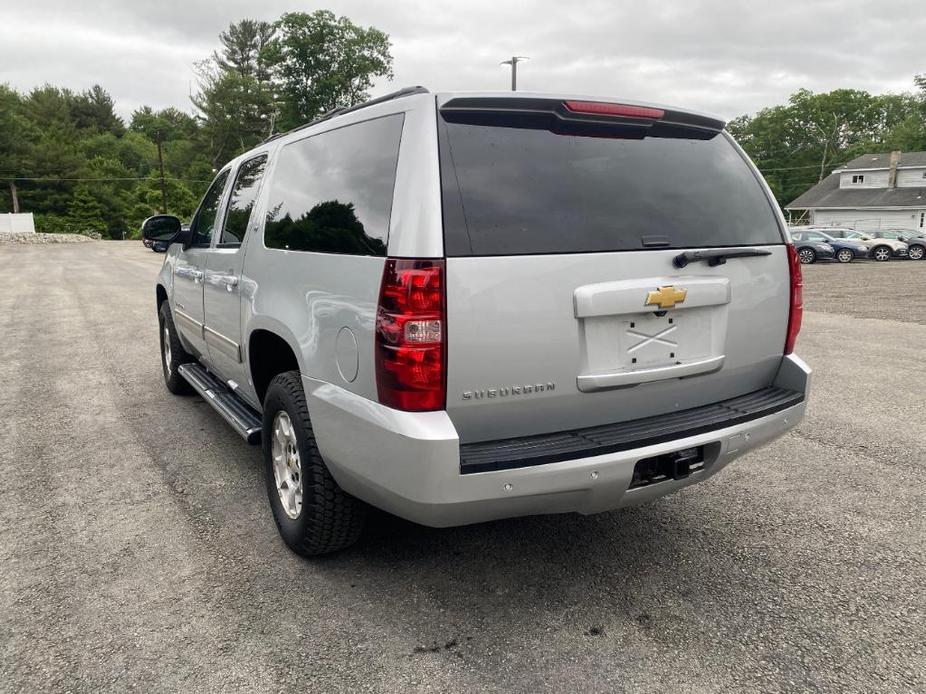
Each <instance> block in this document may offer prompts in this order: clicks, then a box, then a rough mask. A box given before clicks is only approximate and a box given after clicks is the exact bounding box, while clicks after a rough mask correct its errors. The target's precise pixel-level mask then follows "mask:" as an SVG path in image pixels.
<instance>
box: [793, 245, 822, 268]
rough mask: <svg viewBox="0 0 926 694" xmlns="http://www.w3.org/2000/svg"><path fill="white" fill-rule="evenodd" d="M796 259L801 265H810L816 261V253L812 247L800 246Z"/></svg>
mask: <svg viewBox="0 0 926 694" xmlns="http://www.w3.org/2000/svg"><path fill="white" fill-rule="evenodd" d="M797 257H798V260H800V261H801V264H802V265H810V264H811V263H815V262H817V254H816V253H815V252H814V250H813V249H812V248H802V249H800V250H799V251H798V252H797Z"/></svg>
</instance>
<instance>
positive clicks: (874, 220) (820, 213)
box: [812, 209, 926, 231]
mask: <svg viewBox="0 0 926 694" xmlns="http://www.w3.org/2000/svg"><path fill="white" fill-rule="evenodd" d="M922 211H926V209H924V210H815V211H814V213H813V222H812V223H813V224H822V225H826V226H847V227H852V228H853V229H858V230H860V231H877V230H878V229H910V230H918V227H919V221H920V212H922Z"/></svg>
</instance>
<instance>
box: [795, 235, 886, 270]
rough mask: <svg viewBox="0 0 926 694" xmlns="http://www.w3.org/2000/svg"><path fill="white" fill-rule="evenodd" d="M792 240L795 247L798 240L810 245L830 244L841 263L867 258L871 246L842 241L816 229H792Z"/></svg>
mask: <svg viewBox="0 0 926 694" xmlns="http://www.w3.org/2000/svg"><path fill="white" fill-rule="evenodd" d="M791 238H792V239H794V242H795V245H796V244H797V242H798V240H800V241H801V242H808V243H809V242H817V243H825V244H829V245H830V246H832V247H833V249H834V250H835V252H836V253H835V257H836V260H838V261H839V262H840V263H851V262H852V261H853V260H855V259H856V258H867V257H868V254H869V252H870V246H869V245H868V244H867V243H865V242H864V241H858V240H856V239H841V238H839V237H836V236H830V235H829V234H827V233H825V232H822V231H818V230H816V229H804V230H800V231H798V230H794V229H792V230H791ZM802 262H803V261H802ZM811 262H812V261H811Z"/></svg>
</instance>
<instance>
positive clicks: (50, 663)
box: [0, 242, 926, 693]
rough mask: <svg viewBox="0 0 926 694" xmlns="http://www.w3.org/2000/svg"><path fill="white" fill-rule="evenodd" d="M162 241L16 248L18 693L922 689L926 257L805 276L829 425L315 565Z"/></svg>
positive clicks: (10, 336) (5, 455)
mask: <svg viewBox="0 0 926 694" xmlns="http://www.w3.org/2000/svg"><path fill="white" fill-rule="evenodd" d="M161 258H162V256H160V255H155V254H153V253H151V252H150V251H147V250H145V249H144V248H142V246H141V244H140V243H138V242H135V243H128V242H126V243H117V242H108V243H103V242H97V243H95V244H81V245H79V246H49V247H26V246H23V247H4V248H2V249H0V290H2V291H0V382H2V383H3V384H4V387H3V389H2V390H0V417H2V421H3V423H4V426H3V429H2V434H0V440H2V445H0V466H2V473H3V485H0V689H2V690H4V691H17V690H18V691H35V690H39V691H88V692H89V691H92V692H98V691H125V690H127V689H129V688H133V687H134V688H139V689H144V690H146V691H165V690H174V691H175V690H185V691H202V690H207V689H208V690H216V689H222V690H241V691H253V690H293V689H297V688H298V689H301V690H306V691H325V692H334V691H390V692H391V691H403V690H420V691H435V692H442V693H447V692H457V691H460V692H464V691H465V692H472V691H515V692H538V691H628V692H631V691H647V692H653V691H662V692H681V691H686V692H743V691H763V692H784V691H802V692H803V691H832V692H874V691H877V692H911V691H924V690H926V645H924V644H926V618H924V612H926V589H924V586H926V570H924V563H926V562H924V538H926V527H924V511H926V494H924V488H923V477H922V475H923V474H924V472H926V470H924V467H926V436H924V434H926V424H924V395H923V394H924V392H926V369H924V368H923V346H924V345H926V325H924V322H926V313H924V310H926V309H924V306H926V301H924V300H923V299H922V291H917V290H918V289H922V288H923V287H924V284H926V262H923V263H919V264H914V263H907V262H896V263H888V264H886V265H875V264H873V263H857V264H852V265H849V266H846V267H844V266H835V265H833V266H825V265H819V266H812V267H809V268H806V269H805V275H806V284H807V295H806V296H807V304H808V308H809V309H810V310H809V311H808V312H807V313H806V314H805V319H804V320H805V323H804V325H805V328H804V332H803V334H802V336H801V339H800V342H799V352H800V353H801V354H802V355H803V356H804V357H805V359H806V360H807V361H808V362H809V363H810V364H811V365H812V366H813V367H814V368H815V375H814V379H815V380H814V392H813V396H812V399H811V402H810V405H809V408H808V416H807V418H806V419H805V421H804V422H803V423H802V424H801V426H800V427H799V428H797V429H796V430H794V431H793V432H792V433H790V434H789V435H787V436H785V437H783V438H782V439H779V440H778V441H777V442H775V443H774V444H773V445H771V446H769V447H767V448H765V449H763V450H761V451H758V452H755V453H753V454H751V455H749V456H748V457H746V458H743V459H741V460H740V461H738V462H737V463H735V464H734V465H732V466H730V467H729V468H727V469H726V470H725V471H724V472H723V473H722V474H720V475H718V476H717V477H715V478H713V479H711V480H709V481H707V482H706V483H704V484H701V485H697V486H695V487H692V488H689V489H687V490H685V491H683V492H681V493H679V494H677V495H675V496H672V497H669V498H665V499H662V500H660V501H658V502H656V503H653V504H651V505H648V506H644V507H640V508H634V509H628V510H625V511H621V512H616V513H610V514H604V515H600V516H595V517H580V516H558V517H557V516H551V517H536V518H527V519H519V520H511V521H501V522H496V523H491V524H486V525H480V526H471V527H466V528H458V529H449V530H432V529H428V528H423V527H419V526H414V525H411V524H408V523H405V522H402V521H399V520H397V519H391V518H382V519H381V522H379V523H377V524H376V525H377V527H376V528H375V529H374V530H373V531H371V532H370V533H368V534H367V535H366V536H365V538H364V539H363V541H362V542H361V543H360V545H358V546H357V547H355V548H353V549H351V550H349V551H347V552H344V553H342V554H339V555H337V556H334V557H330V558H327V559H323V560H318V561H306V560H304V559H301V558H299V557H297V556H295V555H293V554H292V553H290V552H289V551H288V550H287V549H286V548H285V546H284V545H283V544H282V542H281V541H280V540H279V539H278V537H277V533H276V529H275V527H274V524H273V520H272V518H271V516H270V512H269V508H268V505H267V503H266V499H265V492H264V487H263V481H262V473H261V470H260V465H259V454H258V450H257V449H255V448H249V447H247V446H245V445H244V444H243V443H242V442H241V441H240V439H238V438H237V437H236V436H235V435H234V434H233V433H232V432H231V430H230V429H228V428H227V426H226V425H225V424H224V423H223V422H222V420H221V419H220V418H219V417H218V416H217V415H216V414H215V413H214V412H213V411H212V410H211V409H210V408H209V407H208V406H207V405H206V404H205V403H203V402H202V401H201V400H200V399H198V398H177V397H174V396H171V395H169V394H168V393H167V391H166V390H165V389H164V387H163V383H162V380H161V373H160V368H159V365H158V354H157V329H156V322H155V310H154V289H153V280H154V277H155V275H156V273H157V269H158V267H159V264H160V261H161Z"/></svg>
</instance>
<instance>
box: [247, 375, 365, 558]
mask: <svg viewBox="0 0 926 694" xmlns="http://www.w3.org/2000/svg"><path fill="white" fill-rule="evenodd" d="M263 419H264V421H263V431H262V436H261V439H262V445H263V453H264V476H265V478H266V482H267V496H268V497H269V498H270V507H271V509H272V510H273V520H274V521H275V522H276V524H277V529H279V531H280V536H281V537H282V538H283V541H284V542H285V543H286V544H287V545H288V546H289V548H290V549H292V550H293V551H294V552H296V553H297V554H301V555H303V556H306V557H311V556H315V555H319V554H327V553H329V552H336V551H338V550H340V549H344V548H345V547H348V546H350V545H352V544H354V543H355V542H356V541H357V538H359V537H360V533H361V532H362V530H363V524H364V520H365V517H366V507H365V505H364V504H363V502H361V501H359V500H358V499H355V498H354V497H352V496H350V495H349V494H348V493H347V492H345V491H344V490H343V489H341V488H340V487H339V486H338V484H337V482H335V481H334V478H333V477H332V476H331V473H330V472H328V468H327V466H326V465H325V461H323V460H322V457H321V454H320V453H319V452H318V446H316V444H315V435H314V432H313V431H312V421H311V419H310V418H309V409H308V407H307V405H306V401H305V392H304V391H303V389H302V379H301V377H300V376H299V372H298V371H287V372H286V373H282V374H278V375H277V376H275V377H274V378H273V380H272V381H270V386H269V387H268V388H267V395H266V397H265V398H264V418H263Z"/></svg>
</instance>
